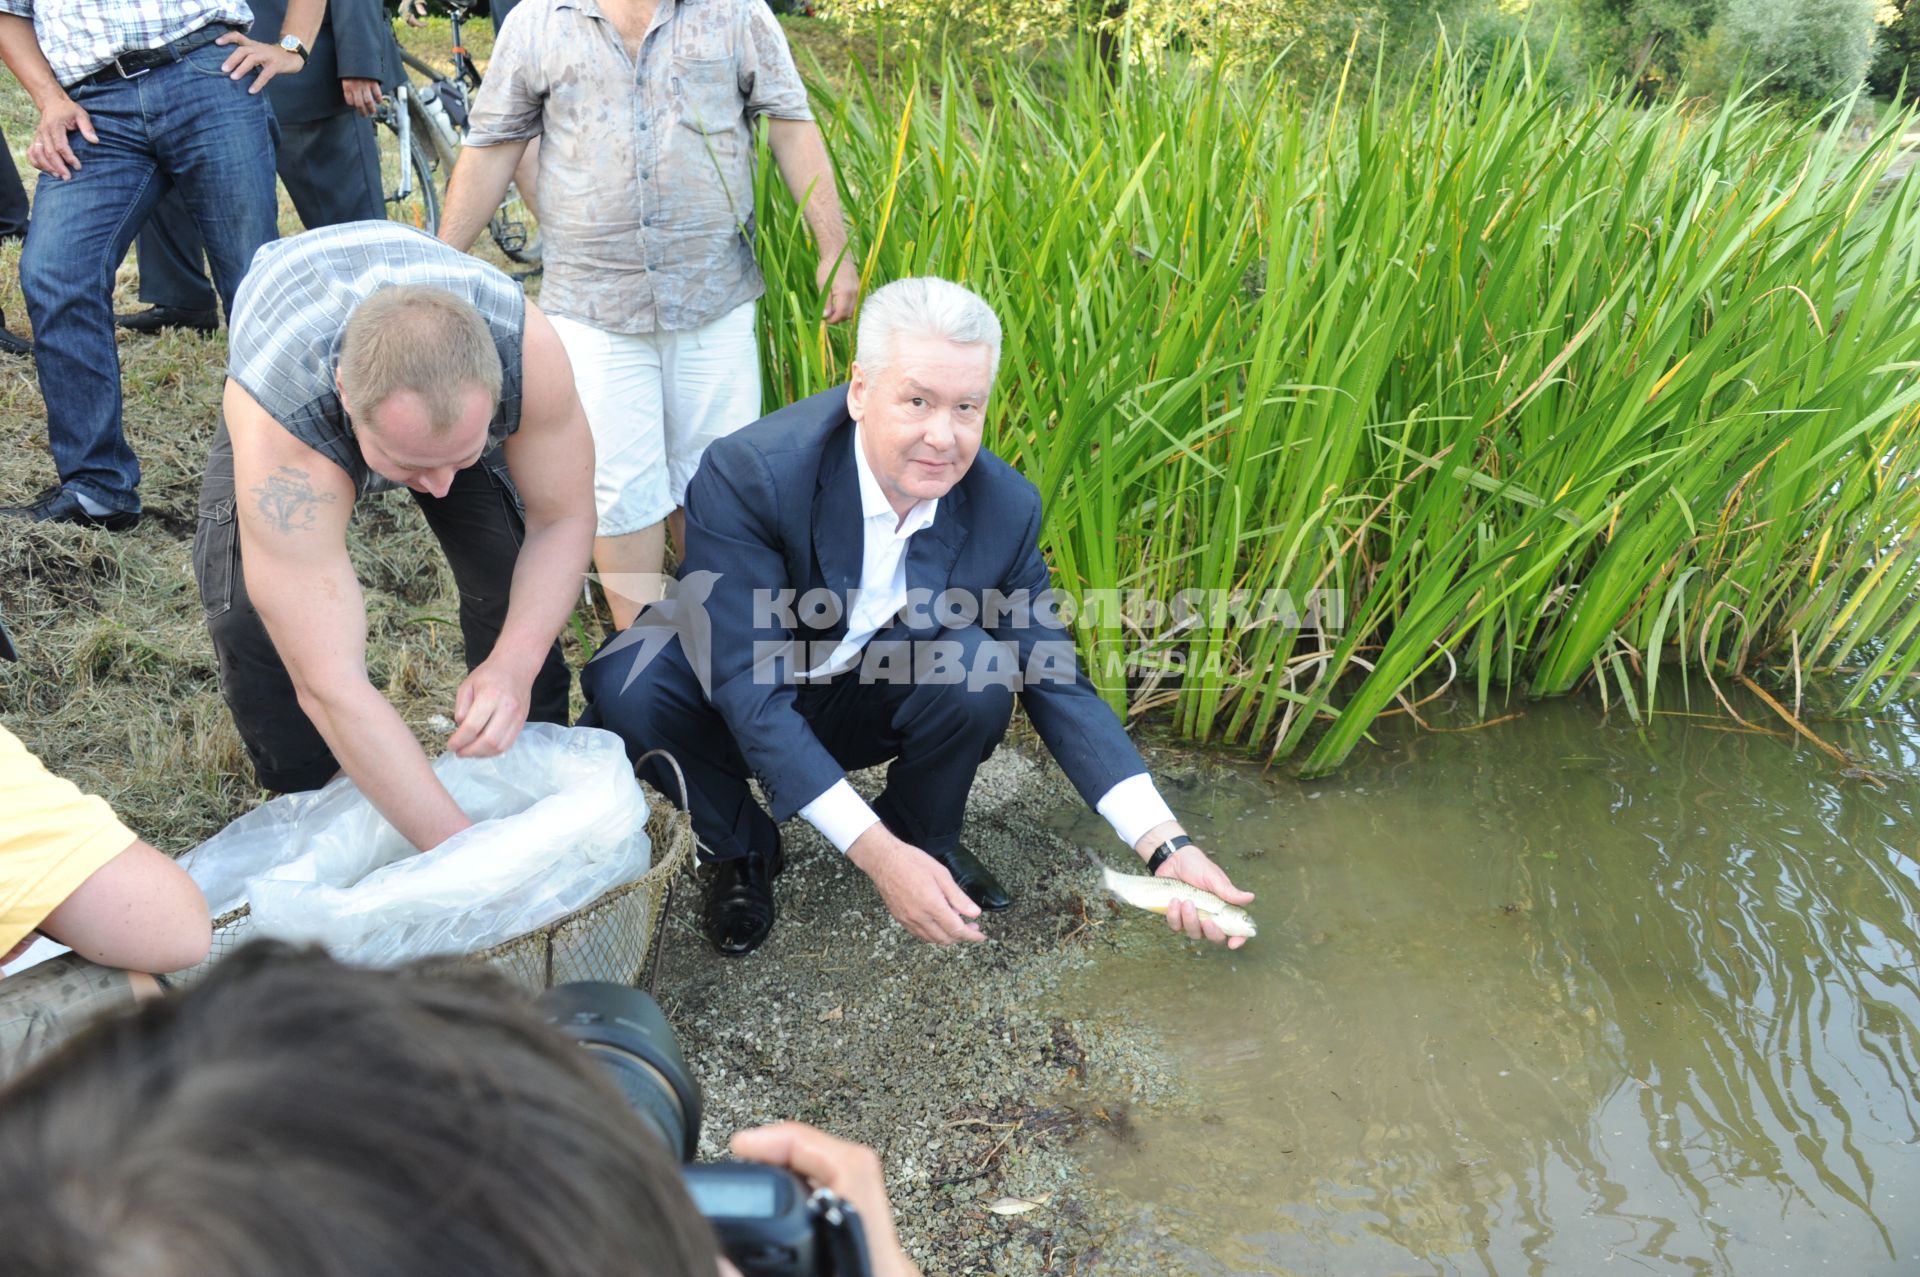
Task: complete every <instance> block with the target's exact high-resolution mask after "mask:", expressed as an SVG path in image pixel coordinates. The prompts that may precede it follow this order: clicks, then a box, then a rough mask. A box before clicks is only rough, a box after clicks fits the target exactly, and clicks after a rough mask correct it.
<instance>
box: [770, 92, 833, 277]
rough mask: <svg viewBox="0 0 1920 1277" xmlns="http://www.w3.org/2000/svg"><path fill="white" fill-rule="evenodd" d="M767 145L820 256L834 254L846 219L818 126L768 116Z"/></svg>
mask: <svg viewBox="0 0 1920 1277" xmlns="http://www.w3.org/2000/svg"><path fill="white" fill-rule="evenodd" d="M767 146H768V147H769V148H770V149H771V150H772V151H773V162H774V163H775V164H776V165H777V166H778V167H779V169H780V180H781V181H783V182H785V183H786V187H787V191H788V193H789V194H791V195H792V196H793V202H794V203H796V204H798V205H800V208H801V211H802V212H804V213H805V214H806V218H807V228H808V229H809V230H811V231H812V232H813V239H814V243H815V244H816V245H818V246H819V249H820V257H821V260H823V261H831V260H832V259H834V258H836V257H838V256H839V255H840V253H841V250H843V249H844V248H846V246H847V219H846V215H845V213H844V212H843V211H842V210H841V208H840V192H839V190H838V188H836V187H835V185H834V181H833V161H832V160H830V159H828V158H827V143H826V140H825V139H824V138H822V137H821V136H820V126H819V125H817V124H815V123H814V122H813V121H812V120H772V121H770V122H769V123H768V126H767Z"/></svg>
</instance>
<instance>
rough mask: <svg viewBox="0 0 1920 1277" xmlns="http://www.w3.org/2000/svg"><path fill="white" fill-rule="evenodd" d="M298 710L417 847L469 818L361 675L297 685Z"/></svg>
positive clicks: (437, 840) (431, 844)
mask: <svg viewBox="0 0 1920 1277" xmlns="http://www.w3.org/2000/svg"><path fill="white" fill-rule="evenodd" d="M300 708H301V709H302V710H304V711H306V715H307V717H308V718H309V719H311V720H312V722H313V725H314V727H315V728H317V729H318V730H319V732H320V738H321V739H322V740H324V741H326V742H327V745H328V747H329V748H331V749H332V750H333V756H334V759H335V760H336V761H337V762H338V763H339V764H340V769H341V770H342V771H344V772H345V773H346V774H347V776H348V778H349V779H351V780H352V781H353V783H354V784H356V785H358V786H359V787H360V792H361V793H363V794H365V795H366V796H367V801H368V802H370V803H372V804H373V807H374V810H375V811H377V812H379V813H380V814H381V815H382V816H385V817H386V818H387V821H388V823H390V824H391V825H392V826H393V827H394V828H395V829H397V830H399V831H400V834H401V836H402V837H404V838H405V839H406V840H407V841H408V842H410V843H412V844H413V845H414V846H415V847H417V848H419V849H420V850H421V851H431V850H432V849H433V848H435V847H437V846H439V845H440V844H441V843H443V842H445V841H446V840H447V839H449V838H451V837H453V835H455V834H457V833H459V832H460V831H461V830H462V829H465V828H466V827H467V826H468V825H470V824H472V823H473V822H472V821H471V820H469V819H467V814H466V813H465V812H463V811H461V810H460V804H458V803H456V802H455V801H454V800H453V795H452V794H449V793H448V792H447V788H446V786H445V785H442V784H441V783H440V778H439V777H438V776H435V775H434V774H433V766H432V764H430V763H429V762H428V761H427V755H426V753H425V751H423V750H422V749H421V748H420V743H419V742H418V741H416V740H415V739H414V737H413V732H412V731H411V730H409V729H408V727H407V725H406V723H405V722H403V721H402V720H401V718H400V715H399V713H398V712H397V711H395V709H394V708H393V706H392V705H391V704H389V703H388V701H387V698H386V697H384V696H382V695H380V693H379V692H378V691H376V690H375V689H374V687H373V685H372V684H371V683H368V682H367V681H366V680H365V679H355V680H348V679H341V680H339V681H338V682H336V683H332V684H330V686H329V687H328V688H327V689H326V690H324V691H321V690H316V689H311V688H302V689H300Z"/></svg>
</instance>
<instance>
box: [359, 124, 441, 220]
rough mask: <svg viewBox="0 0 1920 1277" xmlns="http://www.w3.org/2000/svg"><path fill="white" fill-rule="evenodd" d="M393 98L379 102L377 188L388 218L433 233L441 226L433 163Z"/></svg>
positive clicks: (376, 129)
mask: <svg viewBox="0 0 1920 1277" xmlns="http://www.w3.org/2000/svg"><path fill="white" fill-rule="evenodd" d="M403 109H404V107H403V105H402V104H401V103H400V102H399V101H397V100H396V99H394V98H388V99H387V100H386V101H384V102H382V103H381V104H380V110H379V112H378V113H377V114H376V115H375V116H374V123H375V126H376V127H375V129H374V133H375V135H376V136H377V137H378V138H379V142H380V190H381V193H382V194H383V195H385V196H386V201H387V220H388V221H390V222H399V223H401V224H402V225H405V226H414V227H418V228H419V229H421V230H423V231H425V232H427V234H429V235H432V234H436V233H437V232H438V231H439V230H440V192H439V190H438V188H436V187H435V186H434V184H433V165H432V163H431V162H430V161H429V160H428V158H427V151H426V148H425V147H424V146H422V145H421V144H420V137H419V135H418V134H417V133H415V132H414V131H413V129H412V128H411V127H408V126H409V125H410V123H411V122H410V121H408V120H406V119H405V118H404V117H403V116H402V115H401V111H402V110H403Z"/></svg>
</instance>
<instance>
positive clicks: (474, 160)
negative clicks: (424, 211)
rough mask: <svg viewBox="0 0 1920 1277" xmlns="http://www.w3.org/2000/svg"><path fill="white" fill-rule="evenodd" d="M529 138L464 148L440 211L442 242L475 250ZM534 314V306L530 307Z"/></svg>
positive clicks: (455, 163) (464, 249)
mask: <svg viewBox="0 0 1920 1277" xmlns="http://www.w3.org/2000/svg"><path fill="white" fill-rule="evenodd" d="M531 140H532V139H530V138H521V139H520V140H519V141H517V142H501V143H498V144H497V145H494V146H463V147H461V148H460V158H459V159H457V160H455V161H454V163H453V176H452V178H450V179H449V180H448V182H447V203H446V207H445V208H443V209H441V210H440V241H441V242H442V243H443V244H446V245H448V246H449V247H452V248H457V249H459V250H460V251H461V252H463V253H464V252H466V251H467V250H468V249H469V248H471V247H473V241H474V240H475V239H478V238H479V236H480V232H481V231H482V230H484V229H485V228H486V225H487V219H488V218H490V217H492V216H493V210H494V209H496V208H499V207H500V201H501V200H503V199H505V198H506V196H507V183H509V182H511V181H512V180H513V168H514V165H516V164H518V163H519V162H520V156H521V155H522V154H523V153H525V151H526V149H527V143H528V142H529V141H531ZM528 309H529V311H531V309H532V308H531V307H529V308H528Z"/></svg>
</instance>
